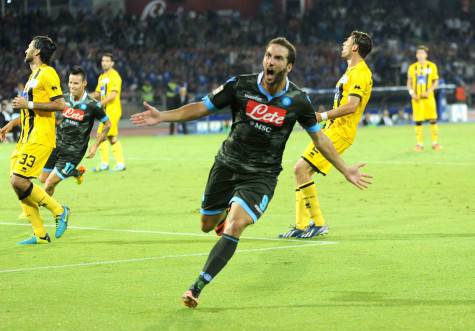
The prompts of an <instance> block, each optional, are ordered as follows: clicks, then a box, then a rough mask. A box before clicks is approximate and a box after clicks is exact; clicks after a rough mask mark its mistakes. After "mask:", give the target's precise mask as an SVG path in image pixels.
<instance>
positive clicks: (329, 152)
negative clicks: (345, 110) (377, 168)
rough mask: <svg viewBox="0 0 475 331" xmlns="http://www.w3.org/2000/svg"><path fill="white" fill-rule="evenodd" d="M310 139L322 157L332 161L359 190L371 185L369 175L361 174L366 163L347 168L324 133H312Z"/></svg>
mask: <svg viewBox="0 0 475 331" xmlns="http://www.w3.org/2000/svg"><path fill="white" fill-rule="evenodd" d="M310 137H311V138H312V140H313V143H314V144H315V147H316V148H317V149H318V150H319V151H320V153H322V155H323V156H324V157H325V158H326V159H327V160H328V161H330V163H331V164H333V166H334V167H335V168H336V169H337V170H338V171H339V172H341V173H342V175H343V176H345V178H346V180H347V181H349V182H350V183H351V184H353V185H355V186H356V187H357V188H359V189H361V190H362V189H365V188H367V187H368V185H369V184H371V178H373V177H371V176H370V175H368V174H365V173H361V172H360V170H359V169H360V168H362V167H364V166H365V164H364V163H358V164H355V165H353V166H347V165H346V164H345V161H343V159H342V158H341V157H340V155H339V154H338V152H337V151H336V149H335V147H334V146H333V144H332V142H331V140H330V139H328V137H327V136H326V135H325V134H324V133H323V132H322V131H318V132H316V133H310Z"/></svg>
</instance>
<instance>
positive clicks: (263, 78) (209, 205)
mask: <svg viewBox="0 0 475 331" xmlns="http://www.w3.org/2000/svg"><path fill="white" fill-rule="evenodd" d="M295 56H296V51H295V47H294V46H293V45H292V44H291V43H290V42H289V41H287V40H286V39H285V38H276V39H273V40H271V41H270V42H269V43H268V44H267V47H266V49H265V53H264V58H263V61H262V65H263V72H261V73H260V74H252V75H239V76H236V77H233V78H231V79H229V80H228V81H227V82H226V83H225V84H223V85H221V86H220V87H218V88H217V89H215V90H214V91H213V92H211V93H210V94H209V95H208V96H206V97H205V98H203V101H202V102H197V103H190V104H188V105H185V106H182V107H180V108H178V109H174V110H170V111H166V112H159V111H158V110H157V109H155V108H154V107H152V106H150V105H149V104H147V103H146V102H144V106H145V108H146V111H145V112H142V113H138V114H134V115H132V118H131V120H132V122H133V123H134V124H136V125H155V124H158V123H160V122H182V121H189V120H194V119H197V118H200V117H203V116H207V115H209V114H212V113H213V112H216V111H218V110H220V109H223V108H225V107H227V106H229V107H230V108H231V111H232V115H233V124H232V127H231V131H230V133H229V136H228V138H227V139H226V140H225V141H224V142H223V144H222V147H221V149H220V150H219V152H218V154H217V156H216V159H215V163H214V165H213V167H212V168H211V171H210V174H209V177H208V183H207V184H206V189H205V192H204V195H203V200H202V205H201V214H202V216H201V224H202V230H203V231H204V232H209V231H211V230H213V229H216V230H217V231H219V232H221V234H222V236H221V238H220V239H219V240H218V242H217V243H216V244H215V245H214V247H213V248H212V250H211V252H210V254H209V256H208V259H207V261H206V263H205V265H204V267H203V270H202V271H201V273H200V274H199V275H198V278H197V279H196V281H195V282H194V283H193V284H192V285H191V287H190V289H189V290H187V291H186V292H185V293H184V294H183V296H182V299H183V303H184V304H185V305H186V306H187V307H191V308H194V307H196V306H197V305H198V297H199V295H200V293H201V291H202V290H203V288H204V287H205V286H206V285H207V284H208V283H209V282H211V280H213V279H214V278H215V277H216V275H217V274H218V273H219V272H220V271H221V270H222V269H223V268H224V266H225V265H226V264H227V262H228V261H229V260H230V259H231V257H232V256H233V254H234V252H235V251H236V247H237V245H238V242H239V238H240V236H241V234H242V232H243V231H244V229H245V228H246V227H247V226H248V225H250V224H253V223H255V222H257V221H258V219H259V217H261V216H262V214H263V213H264V211H265V210H266V208H267V206H268V204H269V202H270V201H271V199H272V196H273V194H274V189H275V186H276V184H277V177H278V175H279V173H280V171H281V170H282V167H281V161H282V154H283V151H284V148H285V144H286V142H287V139H288V138H289V135H290V133H291V132H292V129H293V127H294V125H295V122H299V123H300V124H301V125H302V126H303V127H304V128H305V129H306V130H307V132H308V133H309V135H310V137H311V138H312V140H313V142H314V144H315V145H316V146H317V148H318V149H319V150H320V151H321V152H322V153H323V155H325V157H326V158H327V159H328V160H329V161H330V162H331V163H332V164H333V165H334V166H335V167H336V168H337V169H338V170H339V171H340V172H341V173H342V174H343V175H344V176H345V177H346V179H347V180H348V181H349V182H351V183H352V184H354V185H356V186H357V187H359V188H365V187H366V186H367V185H368V184H369V183H370V178H371V176H369V175H367V174H362V173H360V171H359V168H361V167H362V166H364V165H363V164H357V165H354V166H351V167H349V166H347V165H346V164H345V163H344V162H343V160H342V159H341V158H340V156H339V155H338V152H337V151H336V150H335V148H334V147H333V145H332V143H331V141H330V140H329V139H328V138H327V137H326V136H325V135H324V134H323V133H322V132H321V130H320V126H319V124H318V123H317V120H316V118H315V111H314V108H313V106H312V104H311V102H310V99H309V98H308V96H307V95H306V94H305V93H304V92H303V91H302V90H301V89H299V88H298V87H297V86H296V85H295V84H293V83H292V82H290V81H289V80H288V78H287V75H288V73H289V72H290V71H291V70H292V68H293V66H294V63H295ZM228 209H229V211H228ZM221 229H224V231H223V230H221Z"/></svg>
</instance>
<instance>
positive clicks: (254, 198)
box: [200, 161, 278, 222]
mask: <svg viewBox="0 0 475 331" xmlns="http://www.w3.org/2000/svg"><path fill="white" fill-rule="evenodd" d="M277 176H278V174H267V173H237V172H235V171H234V170H232V169H230V168H228V167H227V166H225V165H224V164H222V163H220V162H218V161H216V162H215V163H214V164H213V167H212V168H211V170H210V173H209V176H208V183H207V184H206V189H205V193H204V194H203V200H202V202H201V210H200V212H201V214H203V215H217V214H221V213H222V212H223V211H225V210H226V209H227V208H228V207H229V206H230V205H231V204H232V203H237V204H239V205H240V206H241V207H242V208H243V209H244V210H245V211H246V212H247V213H248V214H249V216H251V218H252V220H253V222H256V221H257V220H258V219H259V217H261V216H262V214H263V213H264V211H265V210H266V208H267V205H268V204H269V202H270V200H271V199H272V197H273V195H274V190H275V186H276V185H277Z"/></svg>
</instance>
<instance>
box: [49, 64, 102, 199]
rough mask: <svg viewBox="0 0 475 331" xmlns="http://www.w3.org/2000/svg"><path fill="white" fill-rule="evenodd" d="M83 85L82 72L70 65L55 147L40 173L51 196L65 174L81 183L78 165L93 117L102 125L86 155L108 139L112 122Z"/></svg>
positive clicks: (87, 141)
mask: <svg viewBox="0 0 475 331" xmlns="http://www.w3.org/2000/svg"><path fill="white" fill-rule="evenodd" d="M86 85H87V80H86V73H85V71H84V70H83V69H82V68H81V67H73V68H72V69H71V71H70V73H69V81H68V87H69V94H66V95H65V99H66V108H65V109H64V110H63V112H62V114H61V117H62V118H61V119H60V123H59V125H58V128H57V131H56V137H57V147H56V148H55V149H54V150H53V152H52V153H51V156H50V157H49V159H48V161H47V162H46V165H45V167H44V168H43V172H42V174H41V176H40V180H41V181H42V182H43V183H45V184H46V186H45V190H46V192H47V193H48V194H49V195H53V193H54V190H55V187H56V185H58V183H59V182H60V181H61V180H63V179H65V178H67V177H71V176H73V177H75V178H76V180H77V182H78V184H81V183H82V181H83V175H84V172H85V171H86V168H85V167H84V166H79V167H78V165H79V162H81V160H82V158H83V157H84V155H85V153H86V151H87V145H88V143H89V135H90V133H91V130H92V127H93V125H94V120H95V119H97V120H98V121H100V122H101V123H102V124H104V128H103V130H102V131H101V132H100V133H98V134H97V138H96V142H95V143H94V144H93V145H92V146H91V148H90V150H89V153H88V155H87V156H86V157H87V158H93V157H94V155H95V154H96V151H97V148H98V147H99V146H100V144H101V143H102V142H103V141H105V140H106V139H107V138H106V137H107V133H108V132H109V128H110V126H111V122H110V121H109V117H108V116H107V115H106V113H105V112H104V109H103V108H102V105H101V104H100V103H99V102H97V101H96V100H94V99H93V98H91V97H90V96H88V95H87V92H86Z"/></svg>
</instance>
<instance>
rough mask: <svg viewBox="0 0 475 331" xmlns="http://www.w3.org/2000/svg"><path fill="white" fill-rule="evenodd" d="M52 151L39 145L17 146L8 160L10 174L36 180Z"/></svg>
mask: <svg viewBox="0 0 475 331" xmlns="http://www.w3.org/2000/svg"><path fill="white" fill-rule="evenodd" d="M52 150H53V149H52V148H51V147H48V146H43V145H39V144H28V143H26V144H21V145H17V148H16V149H15V151H13V153H12V156H11V158H10V161H11V163H10V174H15V175H19V176H21V177H25V178H36V177H38V176H39V175H40V173H41V171H42V169H43V166H44V165H45V163H46V161H47V160H48V157H49V155H50V154H51V151H52Z"/></svg>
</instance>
